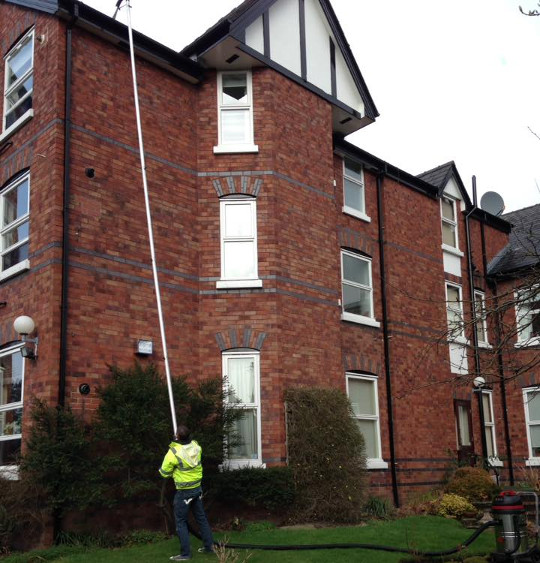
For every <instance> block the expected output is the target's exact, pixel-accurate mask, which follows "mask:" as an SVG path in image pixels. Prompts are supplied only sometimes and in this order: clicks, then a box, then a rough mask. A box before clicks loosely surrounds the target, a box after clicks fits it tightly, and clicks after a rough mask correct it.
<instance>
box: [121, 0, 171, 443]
mask: <svg viewBox="0 0 540 563" xmlns="http://www.w3.org/2000/svg"><path fill="white" fill-rule="evenodd" d="M123 2H124V0H118V2H117V3H116V12H115V13H114V16H113V18H116V15H117V13H118V10H119V9H120V6H121V4H122V3H123ZM126 6H127V19H128V33H129V51H130V56H131V74H132V76H133V96H134V98H135V114H136V117H137V134H138V137H139V153H140V158H141V173H142V180H143V191H144V203H145V207H146V222H147V224H148V243H149V246H150V256H151V260H152V273H153V276H154V289H155V292H156V304H157V310H158V318H159V329H160V332H161V343H162V346H163V361H164V363H165V376H166V378H167V389H168V391H169V403H170V407H171V418H172V426H173V430H174V434H175V435H176V430H177V423H176V410H175V408H174V396H173V389H172V382H171V371H170V368H169V355H168V353H167V338H166V335H165V323H164V322H163V309H162V307H161V292H160V289H159V278H158V271H157V264H156V252H155V248H154V232H153V229H152V214H151V212H150V198H149V196H148V182H147V180H146V161H145V158H144V143H143V133H142V125H141V112H140V108H139V94H138V89H137V73H136V70H135V49H134V46H133V30H132V27H131V1H130V0H126Z"/></svg>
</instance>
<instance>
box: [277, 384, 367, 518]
mask: <svg viewBox="0 0 540 563" xmlns="http://www.w3.org/2000/svg"><path fill="white" fill-rule="evenodd" d="M285 400H286V402H287V432H288V434H287V442H288V450H289V451H288V453H289V467H290V468H291V470H292V474H293V479H294V483H295V487H296V491H297V505H296V507H295V509H296V513H297V514H296V516H297V518H299V519H302V520H314V521H321V520H322V521H333V522H356V521H358V520H359V519H360V518H361V517H362V514H363V508H364V504H365V499H366V494H367V471H366V455H365V445H364V438H363V436H362V434H361V432H360V430H359V428H358V426H357V424H356V422H355V421H354V419H353V417H352V410H351V406H350V403H349V400H348V399H347V397H346V396H345V394H343V393H342V392H340V391H338V390H337V389H320V388H319V389H317V388H310V389H306V388H296V389H289V390H287V392H286V394H285Z"/></svg>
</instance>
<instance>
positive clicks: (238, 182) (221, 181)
mask: <svg viewBox="0 0 540 563" xmlns="http://www.w3.org/2000/svg"><path fill="white" fill-rule="evenodd" d="M212 185H213V186H214V189H215V190H216V194H217V196H218V197H223V196H227V195H250V196H253V197H257V196H258V195H259V194H260V192H261V188H262V185H263V181H262V180H261V178H254V177H252V176H225V177H222V178H215V179H214V180H212Z"/></svg>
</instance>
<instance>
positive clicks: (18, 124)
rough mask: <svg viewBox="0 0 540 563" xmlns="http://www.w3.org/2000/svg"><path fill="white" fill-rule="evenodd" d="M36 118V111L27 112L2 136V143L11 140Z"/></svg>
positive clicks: (0, 139)
mask: <svg viewBox="0 0 540 563" xmlns="http://www.w3.org/2000/svg"><path fill="white" fill-rule="evenodd" d="M32 117H34V110H33V109H32V108H30V109H29V110H28V111H27V112H25V113H23V114H22V115H21V117H19V119H17V121H15V123H12V124H11V125H10V126H9V127H8V128H7V129H6V130H5V131H4V132H3V133H2V134H1V135H0V143H3V142H4V141H5V140H7V139H9V137H11V135H13V134H14V133H16V132H17V131H18V130H19V129H20V128H21V127H22V126H23V125H24V124H25V123H27V122H28V121H30V120H31V119H32Z"/></svg>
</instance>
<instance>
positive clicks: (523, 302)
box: [514, 286, 540, 348]
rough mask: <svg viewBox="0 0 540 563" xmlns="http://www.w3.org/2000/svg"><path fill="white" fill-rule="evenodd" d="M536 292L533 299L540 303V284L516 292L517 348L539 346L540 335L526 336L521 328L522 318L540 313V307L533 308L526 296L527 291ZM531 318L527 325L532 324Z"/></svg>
mask: <svg viewBox="0 0 540 563" xmlns="http://www.w3.org/2000/svg"><path fill="white" fill-rule="evenodd" d="M530 292H534V294H535V295H534V296H533V299H534V301H537V302H539V303H540V288H539V287H538V286H533V287H531V288H530V289H528V290H527V289H525V290H518V291H516V292H515V293H514V298H515V301H516V305H515V312H516V327H517V342H516V344H515V346H516V347H517V348H519V347H522V346H539V345H540V336H531V337H530V338H524V336H523V329H524V328H525V327H523V328H520V325H521V320H522V319H524V318H526V317H530V316H531V315H540V308H538V309H531V308H530V307H529V305H528V300H527V298H526V296H527V293H530ZM530 323H531V320H527V321H526V323H525V324H526V325H527V324H530Z"/></svg>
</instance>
